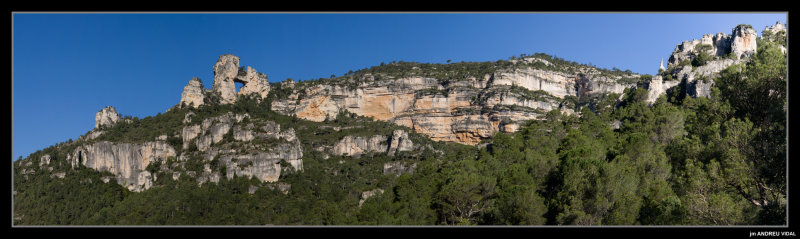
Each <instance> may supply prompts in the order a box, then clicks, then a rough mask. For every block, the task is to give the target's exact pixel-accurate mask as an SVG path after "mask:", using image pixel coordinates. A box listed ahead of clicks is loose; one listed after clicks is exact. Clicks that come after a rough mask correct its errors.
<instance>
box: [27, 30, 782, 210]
mask: <svg viewBox="0 0 800 239" xmlns="http://www.w3.org/2000/svg"><path fill="white" fill-rule="evenodd" d="M781 45H785V42H772V41H763V40H760V39H759V42H758V51H757V54H756V55H754V56H753V57H752V59H751V60H750V61H746V62H744V63H741V64H734V65H731V66H729V67H727V68H726V69H725V70H723V71H721V72H720V73H719V76H718V77H714V78H712V79H708V80H710V81H713V82H714V84H713V86H712V87H711V91H710V92H711V93H710V97H690V96H687V94H686V91H685V89H684V87H687V86H686V81H683V82H682V83H681V84H679V85H677V86H676V87H675V88H673V89H672V90H669V91H667V94H666V95H662V96H661V97H659V98H658V99H657V100H656V101H655V102H654V103H652V104H650V103H649V102H648V101H647V98H648V90H647V89H644V88H642V87H632V88H627V89H625V91H624V92H623V93H622V94H616V93H605V94H602V95H601V96H599V97H597V98H596V99H594V100H592V101H590V102H584V103H583V105H582V106H581V107H578V108H580V111H579V112H577V113H576V114H564V113H562V112H561V110H559V109H553V110H551V111H549V112H547V113H545V114H544V115H543V116H541V117H539V118H538V119H536V120H530V121H527V123H525V124H524V125H522V126H521V127H520V129H519V130H518V131H516V132H514V133H505V132H497V133H496V134H495V135H494V136H493V137H492V138H491V139H487V140H485V141H483V142H481V143H480V144H478V145H476V146H471V145H463V144H458V143H453V142H437V141H433V140H431V139H429V138H428V137H426V136H425V135H423V134H420V133H418V132H414V130H412V129H410V128H408V127H404V126H398V125H396V124H393V123H390V122H386V121H375V120H373V119H371V118H369V117H363V116H358V115H356V114H353V113H346V112H344V111H343V112H341V113H340V114H339V116H338V117H336V118H335V119H332V120H331V119H326V120H324V121H321V122H314V121H309V120H304V119H300V118H298V117H296V116H287V115H283V114H279V113H276V112H274V111H273V110H271V106H272V102H273V101H274V100H279V99H281V97H285V96H286V95H288V94H286V93H282V94H281V93H280V92H279V90H275V91H273V92H272V93H271V94H270V96H269V97H268V98H265V99H264V100H256V99H253V98H246V97H243V98H240V99H239V100H237V101H236V102H235V103H234V104H228V105H222V104H206V105H202V106H200V107H197V108H196V109H188V108H175V109H172V110H170V111H168V112H166V113H164V114H159V115H157V116H152V117H147V118H143V119H138V118H128V119H127V120H124V121H120V123H117V124H116V125H114V126H112V127H109V128H107V129H105V133H103V134H102V135H99V136H97V137H95V138H91V139H90V138H82V139H80V140H76V141H70V142H64V143H61V144H58V145H54V146H51V147H48V148H46V149H43V150H40V151H38V152H36V153H33V154H31V155H30V156H29V157H27V158H25V159H22V160H18V161H16V162H14V166H13V167H14V175H13V190H14V192H13V193H14V198H13V199H14V201H13V207H14V208H13V209H14V224H15V225H783V224H786V223H787V222H786V199H787V182H786V179H787V173H788V172H787V169H786V165H787V157H786V156H787V142H786V136H787V135H786V127H787V121H786V114H787V101H786V99H787V97H786V94H787V91H786V85H787V80H788V77H787V62H786V55H785V54H784V53H783V52H781V48H780V46H781ZM539 56H541V55H537V57H539ZM550 60H552V59H550ZM498 64H500V63H498ZM565 64H566V63H565ZM487 65H492V64H487ZM567 65H568V64H567ZM395 66H397V67H403V66H406V64H398V65H395ZM408 66H409V67H413V66H414V65H408ZM425 66H427V65H425ZM449 67H453V66H449ZM540 67H544V66H543V65H542V66H540ZM376 69H383V70H384V71H389V70H388V69H389V68H386V67H384V68H376ZM476 69H481V68H480V67H478V68H476ZM406 70H408V69H405V68H403V69H399V70H398V71H406ZM366 71H369V70H364V71H359V72H356V73H355V74H362V73H364V72H366ZM392 72H394V71H392ZM605 73H606V74H613V72H611V71H609V72H605ZM618 73H619V72H618ZM628 73H629V72H628ZM409 74H410V73H409ZM465 74H467V75H470V74H472V73H469V72H468V73H465ZM475 74H477V75H483V74H484V73H483V72H475ZM665 75H666V73H665ZM638 83H639V84H640V85H641V84H642V83H641V82H638ZM278 89H280V88H278ZM190 111H191V112H192V114H193V115H194V116H193V118H192V119H191V121H192V122H200V121H203V120H204V119H211V118H214V117H220V116H223V115H225V114H227V113H229V112H231V113H233V114H247V115H248V117H247V118H245V119H244V120H242V122H239V123H240V124H242V125H246V124H247V123H250V124H255V125H256V126H257V127H261V125H262V124H263V125H269V124H268V123H265V122H273V123H274V124H277V125H279V130H278V131H276V132H285V131H281V130H280V129H284V130H285V129H290V128H291V129H292V130H293V131H292V132H293V133H292V134H293V136H295V135H296V138H297V140H298V141H299V144H300V146H301V148H302V167H299V168H298V167H294V168H295V169H290V168H291V167H290V163H289V162H287V161H280V162H279V164H280V165H281V166H283V169H281V167H277V166H276V167H277V168H278V171H279V172H283V173H279V175H280V176H279V179H277V181H265V180H259V179H258V178H256V177H255V176H246V175H242V174H236V173H234V172H243V170H245V169H246V167H248V166H242V165H245V163H241V164H239V165H240V166H241V167H242V168H241V169H240V170H238V171H237V170H236V169H233V168H229V166H228V165H234V164H230V163H231V162H227V161H226V162H227V163H228V164H226V163H223V161H224V160H225V159H220V158H219V157H211V159H208V158H204V157H205V155H206V154H203V153H202V152H201V151H203V150H202V149H198V148H197V146H195V144H191V145H189V146H188V147H187V146H183V145H181V142H182V140H181V138H178V137H175V136H173V135H180V134H181V131H182V129H183V128H184V127H186V126H188V125H189V123H187V122H185V115H187V114H188V112H190ZM234 126H236V124H234ZM265 127H266V126H265ZM398 130H400V131H402V132H408V138H409V139H410V140H411V141H412V142H413V145H414V150H409V151H401V150H397V151H386V152H374V151H368V150H367V151H364V153H363V154H359V155H356V156H354V155H347V154H345V155H338V154H336V153H333V152H334V151H335V150H334V149H331V148H332V147H333V145H336V144H337V142H342V141H341V140H342V139H343V138H346V137H353V138H356V137H372V136H374V135H378V136H386V135H394V134H395V133H393V132H396V131H398ZM231 132H237V131H231ZM160 135H167V136H166V139H165V142H166V143H167V144H169V145H171V146H172V147H173V148H175V149H176V151H177V152H176V153H177V155H184V156H185V155H188V156H186V157H185V158H184V157H179V158H176V157H170V158H169V159H167V160H166V161H163V162H162V161H155V162H152V163H150V164H149V165H148V166H147V168H146V169H145V170H146V171H147V172H149V174H148V175H153V184H152V186H150V187H149V188H146V190H142V191H131V190H129V189H128V188H125V187H124V186H122V185H120V184H118V183H117V181H116V180H117V179H115V178H113V177H111V176H113V174H111V173H109V172H98V171H96V170H94V169H91V168H88V167H86V166H84V165H82V164H80V163H78V164H77V165H76V164H75V163H73V162H75V161H70V160H68V158H69V157H70V156H69V155H72V154H74V152H76V148H78V147H79V146H81V145H87V144H92V143H97V142H101V141H108V142H129V143H141V142H145V141H147V140H151V139H153V138H156V137H159V136H160ZM222 137H223V138H222V139H221V140H219V141H218V142H217V141H215V142H214V143H213V144H212V146H213V147H218V148H220V150H222V149H224V150H230V151H231V152H237V153H242V154H245V153H248V152H246V151H247V149H250V148H249V147H261V146H264V147H266V148H267V149H266V150H265V151H266V152H271V150H274V149H269V146H272V145H276V144H279V143H284V142H286V141H290V140H284V139H283V138H277V139H261V138H256V139H253V140H247V141H244V140H240V139H239V138H238V136H236V135H235V134H234V133H225V134H224V136H222ZM387 142H394V141H392V140H390V141H387ZM184 144H185V143H184ZM390 147H391V146H390ZM81 152H83V151H81ZM395 152H396V153H395ZM45 156H47V157H45ZM45 158H46V160H47V162H46V163H45V162H44V161H43V160H45ZM78 158H79V159H82V158H81V156H80V155H79V156H78ZM232 160H233V161H236V160H237V159H235V158H234V159H232ZM77 162H80V161H79V160H78V161H77ZM256 163H258V162H256ZM250 165H252V162H251V163H250ZM397 165H400V166H397ZM291 166H294V165H291ZM397 167H399V168H400V169H397ZM203 172H206V173H208V175H212V174H214V173H218V174H219V175H220V177H218V181H217V182H212V181H213V180H210V179H209V180H199V178H200V176H196V175H195V173H197V175H200V174H202V173H203Z"/></svg>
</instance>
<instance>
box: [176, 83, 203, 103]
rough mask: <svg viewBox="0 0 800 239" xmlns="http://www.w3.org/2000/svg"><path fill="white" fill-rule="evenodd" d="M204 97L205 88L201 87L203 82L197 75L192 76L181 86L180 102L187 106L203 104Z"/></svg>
mask: <svg viewBox="0 0 800 239" xmlns="http://www.w3.org/2000/svg"><path fill="white" fill-rule="evenodd" d="M204 98H205V88H203V82H202V81H200V79H198V78H197V77H192V79H191V80H189V83H188V84H186V86H185V87H183V93H182V94H181V102H180V104H181V105H185V106H188V107H198V106H201V105H203V103H204Z"/></svg>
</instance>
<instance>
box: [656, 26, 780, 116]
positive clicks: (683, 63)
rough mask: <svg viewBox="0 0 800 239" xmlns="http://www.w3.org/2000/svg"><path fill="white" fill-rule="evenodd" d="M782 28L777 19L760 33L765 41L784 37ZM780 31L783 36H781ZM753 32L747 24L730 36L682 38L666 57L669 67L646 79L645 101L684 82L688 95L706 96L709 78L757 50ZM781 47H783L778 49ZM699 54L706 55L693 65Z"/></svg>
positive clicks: (710, 82)
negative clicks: (698, 63) (701, 60)
mask: <svg viewBox="0 0 800 239" xmlns="http://www.w3.org/2000/svg"><path fill="white" fill-rule="evenodd" d="M785 32H786V27H785V26H784V25H783V24H781V23H780V22H778V23H776V25H775V26H771V27H769V26H768V27H767V28H766V29H765V30H764V32H763V34H762V35H764V36H766V38H765V39H766V40H769V41H776V40H777V39H776V38H775V37H773V36H784V37H785ZM781 34H783V35H781ZM756 38H757V34H756V32H755V30H753V28H752V27H751V26H749V25H739V26H737V27H735V28H734V29H733V32H732V34H731V35H730V36H728V35H725V34H723V33H717V34H716V35H710V34H706V35H703V37H702V38H701V39H700V40H697V39H694V40H692V41H684V42H683V43H681V44H679V45H677V46H676V47H675V51H674V52H673V53H672V55H671V56H670V58H669V68H668V69H667V70H666V71H664V72H663V73H662V74H661V75H657V76H655V77H653V79H652V81H650V82H649V85H648V87H647V89H648V90H649V94H648V98H647V101H648V102H650V103H653V102H655V101H656V99H658V97H659V96H660V95H662V94H664V93H666V92H667V91H668V90H670V89H672V88H674V87H675V86H677V85H679V84H680V83H681V82H686V85H685V88H684V93H686V94H687V95H689V96H691V97H709V96H710V94H711V87H712V86H713V84H714V81H713V79H714V78H715V77H717V76H719V72H721V71H722V70H724V69H725V68H727V67H729V66H731V65H735V64H741V63H744V62H746V61H749V60H750V58H751V57H752V56H753V55H755V54H756V51H757V43H756V42H757V39H756ZM782 49H784V48H782ZM701 55H705V56H707V57H706V58H708V59H707V61H706V62H702V65H697V66H693V64H694V61H695V60H696V59H697V58H698V57H700V56H701Z"/></svg>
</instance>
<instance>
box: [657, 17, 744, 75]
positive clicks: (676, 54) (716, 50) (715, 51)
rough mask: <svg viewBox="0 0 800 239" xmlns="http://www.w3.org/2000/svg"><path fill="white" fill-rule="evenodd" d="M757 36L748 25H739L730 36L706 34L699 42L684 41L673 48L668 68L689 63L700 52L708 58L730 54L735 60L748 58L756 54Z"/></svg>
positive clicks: (695, 40)
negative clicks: (708, 56) (707, 55)
mask: <svg viewBox="0 0 800 239" xmlns="http://www.w3.org/2000/svg"><path fill="white" fill-rule="evenodd" d="M757 36H758V34H757V33H756V31H755V30H753V27H751V26H749V25H739V26H737V27H736V28H734V29H733V32H732V34H731V35H725V34H724V33H717V34H716V35H711V34H706V35H703V37H702V38H700V40H698V39H694V40H692V41H684V42H683V43H681V44H679V45H677V46H675V50H674V51H673V52H672V55H670V57H669V66H677V65H679V64H680V63H681V62H682V61H686V60H688V61H691V60H693V59H694V58H695V57H697V55H699V54H700V53H701V52H705V53H708V54H709V55H710V56H715V57H725V56H726V55H728V54H731V56H732V57H734V58H735V59H736V60H738V59H741V58H742V57H749V56H751V55H753V54H754V53H755V52H756V49H757V46H756V37H757Z"/></svg>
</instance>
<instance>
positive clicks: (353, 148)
mask: <svg viewBox="0 0 800 239" xmlns="http://www.w3.org/2000/svg"><path fill="white" fill-rule="evenodd" d="M411 150H414V142H412V141H411V140H410V139H409V138H408V132H406V131H404V130H395V131H394V132H392V135H391V136H386V135H373V136H371V137H364V136H352V135H348V136H345V137H344V138H342V139H341V140H339V142H337V143H336V145H334V146H333V149H332V150H331V154H334V155H339V156H353V157H356V158H358V157H361V155H363V154H365V153H368V152H375V153H386V154H388V155H390V156H394V155H395V154H396V153H397V152H400V151H411Z"/></svg>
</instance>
